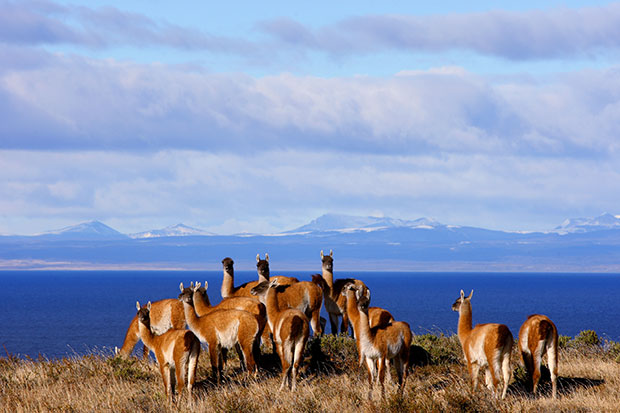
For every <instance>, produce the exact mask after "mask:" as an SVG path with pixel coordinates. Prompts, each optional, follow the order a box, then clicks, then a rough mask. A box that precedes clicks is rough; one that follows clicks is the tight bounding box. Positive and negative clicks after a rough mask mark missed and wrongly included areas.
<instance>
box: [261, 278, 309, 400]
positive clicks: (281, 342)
mask: <svg viewBox="0 0 620 413" xmlns="http://www.w3.org/2000/svg"><path fill="white" fill-rule="evenodd" d="M278 285H279V284H278V280H272V281H269V282H264V283H261V284H259V285H258V286H256V287H254V288H253V289H252V294H254V295H257V296H264V297H265V303H266V306H267V320H268V321H267V322H268V323H269V327H270V328H271V331H272V332H273V337H274V340H275V343H276V351H277V352H278V355H279V356H280V362H281V363H282V384H281V385H280V390H282V388H284V386H288V387H289V389H290V390H291V391H295V388H296V386H297V371H298V370H299V365H300V363H301V362H302V360H303V351H304V348H305V346H306V342H307V341H308V336H309V335H310V327H309V326H308V317H306V315H305V314H304V313H302V312H301V311H300V310H298V309H295V308H283V307H281V306H280V305H279V302H278V294H277V293H276V288H277V287H278Z"/></svg>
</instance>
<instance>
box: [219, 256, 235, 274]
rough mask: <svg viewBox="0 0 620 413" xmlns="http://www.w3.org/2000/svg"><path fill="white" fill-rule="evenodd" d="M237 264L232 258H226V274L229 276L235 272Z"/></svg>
mask: <svg viewBox="0 0 620 413" xmlns="http://www.w3.org/2000/svg"><path fill="white" fill-rule="evenodd" d="M234 263H235V262H234V261H233V259H232V258H230V257H226V258H224V259H223V260H222V265H223V266H224V272H227V273H229V274H232V273H234V272H235V269H234V268H233V264H234Z"/></svg>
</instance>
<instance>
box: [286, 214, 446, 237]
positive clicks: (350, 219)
mask: <svg viewBox="0 0 620 413" xmlns="http://www.w3.org/2000/svg"><path fill="white" fill-rule="evenodd" d="M400 227H407V228H424V229H431V228H438V227H444V225H442V224H440V223H439V222H437V221H435V220H433V219H428V218H419V219H416V220H403V219H396V218H390V217H361V216H352V215H341V214H325V215H321V216H320V217H318V218H317V219H315V220H312V221H311V222H310V223H309V224H306V225H303V226H301V227H299V228H296V229H294V230H291V231H286V232H287V233H304V232H317V231H336V232H352V231H365V232H369V231H375V230H378V229H386V228H400Z"/></svg>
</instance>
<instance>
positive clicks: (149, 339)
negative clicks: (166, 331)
mask: <svg viewBox="0 0 620 413" xmlns="http://www.w3.org/2000/svg"><path fill="white" fill-rule="evenodd" d="M138 331H139V332H140V339H141V340H142V342H143V343H144V345H145V346H147V347H148V348H149V349H151V350H153V349H154V348H155V334H154V333H153V332H152V331H151V329H150V328H149V327H148V326H146V325H145V324H144V323H143V322H142V321H140V319H139V318H138ZM153 351H154V350H153Z"/></svg>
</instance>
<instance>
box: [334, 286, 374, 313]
mask: <svg viewBox="0 0 620 413" xmlns="http://www.w3.org/2000/svg"><path fill="white" fill-rule="evenodd" d="M341 294H342V295H344V296H345V297H347V300H355V302H356V303H357V308H358V309H359V310H360V311H364V312H368V306H369V305H370V297H369V296H368V295H366V294H365V291H363V288H361V287H358V286H356V285H355V284H353V283H349V284H346V285H345V286H344V288H343V289H342V293H341Z"/></svg>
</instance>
